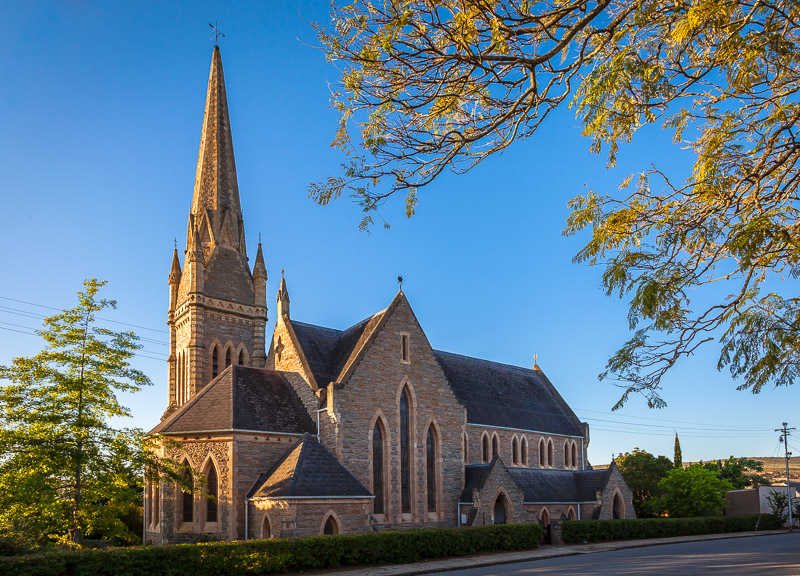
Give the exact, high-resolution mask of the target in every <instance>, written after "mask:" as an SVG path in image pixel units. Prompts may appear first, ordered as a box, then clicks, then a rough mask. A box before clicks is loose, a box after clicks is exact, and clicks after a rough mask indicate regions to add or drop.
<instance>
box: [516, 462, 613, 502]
mask: <svg viewBox="0 0 800 576" xmlns="http://www.w3.org/2000/svg"><path fill="white" fill-rule="evenodd" d="M508 473H509V474H510V475H511V478H513V479H514V482H515V483H516V484H517V486H519V487H520V488H521V489H522V491H523V492H524V494H525V502H526V503H529V504H532V503H554V502H564V503H574V502H595V501H597V491H598V490H600V491H602V490H603V489H604V488H605V485H606V483H607V482H608V478H609V470H542V469H538V468H509V469H508Z"/></svg>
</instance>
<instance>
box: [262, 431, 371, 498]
mask: <svg viewBox="0 0 800 576" xmlns="http://www.w3.org/2000/svg"><path fill="white" fill-rule="evenodd" d="M332 496H335V497H343V496H344V497H352V498H366V497H371V496H372V494H370V492H369V490H367V489H366V488H364V486H363V485H362V484H361V483H360V482H359V481H358V480H356V478H355V477H354V476H353V475H352V474H350V472H348V470H347V469H346V468H345V467H344V466H342V465H341V464H340V463H339V462H338V461H337V460H336V458H334V457H333V456H331V454H330V453H329V452H328V451H327V450H325V448H323V447H322V446H321V445H320V443H319V442H317V440H316V438H315V437H314V436H312V435H311V434H308V433H307V434H304V435H303V438H302V440H300V441H299V442H298V443H297V444H295V445H294V446H293V447H292V448H291V449H290V450H289V451H288V452H287V453H286V455H285V456H284V457H283V458H282V459H281V460H279V461H278V463H277V464H275V466H273V467H272V469H271V470H270V471H269V472H267V473H266V474H262V475H261V476H260V477H259V478H258V480H256V482H255V484H253V487H252V488H251V489H250V492H249V493H248V494H247V497H248V498H276V499H280V498H304V497H305V498H321V497H332Z"/></svg>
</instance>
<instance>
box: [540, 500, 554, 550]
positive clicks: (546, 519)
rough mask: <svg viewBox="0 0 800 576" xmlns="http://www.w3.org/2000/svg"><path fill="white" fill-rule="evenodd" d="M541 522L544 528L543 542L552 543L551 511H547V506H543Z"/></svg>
mask: <svg viewBox="0 0 800 576" xmlns="http://www.w3.org/2000/svg"><path fill="white" fill-rule="evenodd" d="M539 524H541V526H542V528H544V540H543V542H542V543H543V544H550V542H551V539H550V513H549V512H548V511H547V508H542V511H541V512H540V513H539Z"/></svg>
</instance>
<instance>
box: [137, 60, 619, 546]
mask: <svg viewBox="0 0 800 576" xmlns="http://www.w3.org/2000/svg"><path fill="white" fill-rule="evenodd" d="M169 294H170V298H169V315H168V324H169V331H170V356H169V361H168V362H169V398H168V407H167V410H166V412H165V413H164V416H163V417H162V420H161V422H160V423H159V424H158V425H157V426H156V427H155V428H153V430H152V431H151V432H150V434H151V435H160V436H161V437H163V438H166V439H172V440H175V441H177V443H162V452H163V455H165V456H170V457H172V458H173V459H175V460H177V461H179V462H181V463H183V464H185V465H186V474H190V475H192V477H193V478H198V479H202V482H197V483H196V486H197V488H195V489H194V490H193V491H191V492H184V491H181V490H180V489H179V488H178V487H177V485H175V484H171V483H168V482H164V481H161V482H157V483H149V484H148V485H147V486H146V489H145V532H146V539H147V540H151V541H152V542H153V543H156V544H167V543H176V542H190V541H196V540H200V539H202V540H208V539H220V540H244V539H253V538H273V537H288V536H302V535H311V534H337V533H354V532H366V531H373V530H387V529H402V528H407V527H455V526H466V525H484V524H492V523H511V522H514V523H521V522H539V523H541V524H543V525H545V526H547V525H549V523H550V521H551V520H555V519H559V520H562V519H581V518H584V519H585V518H624V517H633V516H634V512H633V507H632V502H631V491H630V489H629V488H628V487H627V485H626V484H625V482H624V480H623V479H622V476H621V475H620V473H619V470H618V469H617V468H616V467H615V466H614V465H613V463H612V465H611V467H610V468H608V469H604V470H592V469H591V467H590V466H589V465H588V463H587V461H586V454H587V447H588V443H589V427H588V425H587V424H586V423H584V422H581V421H580V420H579V419H578V418H577V417H576V416H575V413H574V412H573V411H572V410H571V409H570V407H569V406H568V405H567V403H566V402H565V401H564V399H563V398H562V397H561V396H560V395H559V393H558V392H557V391H556V389H555V387H554V386H553V385H552V384H551V382H550V381H549V380H548V378H547V376H545V374H544V372H543V371H542V370H541V369H540V368H539V366H538V365H536V364H534V366H533V368H523V367H518V366H509V365H506V364H500V363H497V362H492V361H489V360H482V359H478V358H471V357H468V356H462V355H459V354H453V353H450V352H442V351H439V350H435V349H433V347H432V346H431V344H430V343H429V342H428V338H427V337H426V336H425V332H424V330H423V328H422V326H421V325H420V324H419V322H418V321H417V318H416V316H415V315H414V311H413V309H412V308H411V305H410V304H409V302H408V300H407V299H406V296H405V295H404V294H403V292H402V290H400V291H399V292H397V294H395V295H394V297H393V298H391V301H390V302H388V305H387V306H386V308H385V309H384V310H381V311H378V312H376V313H375V314H374V315H372V316H370V317H369V318H366V319H364V320H362V321H361V322H358V323H357V324H354V325H353V326H350V327H348V328H345V329H335V328H327V327H322V326H318V325H315V324H310V323H307V322H301V321H299V320H295V319H294V316H293V313H294V312H299V313H300V314H299V316H300V317H302V306H303V303H302V302H295V307H294V310H293V311H292V312H290V298H289V290H288V288H287V284H286V281H285V280H284V278H281V280H280V287H279V288H278V291H277V306H276V310H275V316H276V325H275V329H274V331H273V333H272V335H271V336H270V337H269V341H267V340H266V338H265V328H266V323H267V269H266V266H265V263H264V256H263V253H262V247H261V244H260V243H259V244H258V249H257V251H256V255H255V260H254V263H253V265H252V269H251V267H250V264H249V258H248V256H247V249H246V243H245V232H244V222H243V220H242V210H241V205H240V200H239V189H238V184H237V179H236V164H235V161H234V155H233V141H232V137H231V126H230V120H229V117H228V104H227V97H226V93H225V80H224V77H223V72H222V59H221V56H220V52H219V48H218V47H215V48H214V53H213V56H212V61H211V73H210V76H209V81H208V92H207V95H206V105H205V116H204V119H203V129H202V135H201V138H200V153H199V158H198V162H197V174H196V177H195V185H194V195H193V197H192V204H191V211H190V213H189V223H188V231H187V238H186V250H185V251H184V261H183V267H181V262H180V258H179V255H178V251H177V249H176V250H175V252H174V254H173V258H172V268H171V270H170V274H169ZM387 300H389V298H388V297H387ZM174 446H180V449H175V448H174Z"/></svg>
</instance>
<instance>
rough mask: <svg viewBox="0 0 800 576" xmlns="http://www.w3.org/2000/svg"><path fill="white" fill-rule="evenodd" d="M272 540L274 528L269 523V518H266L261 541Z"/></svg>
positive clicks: (262, 525)
mask: <svg viewBox="0 0 800 576" xmlns="http://www.w3.org/2000/svg"><path fill="white" fill-rule="evenodd" d="M270 538H272V526H271V525H270V523H269V516H264V522H263V523H262V524H261V539H262V540H269V539H270Z"/></svg>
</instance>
